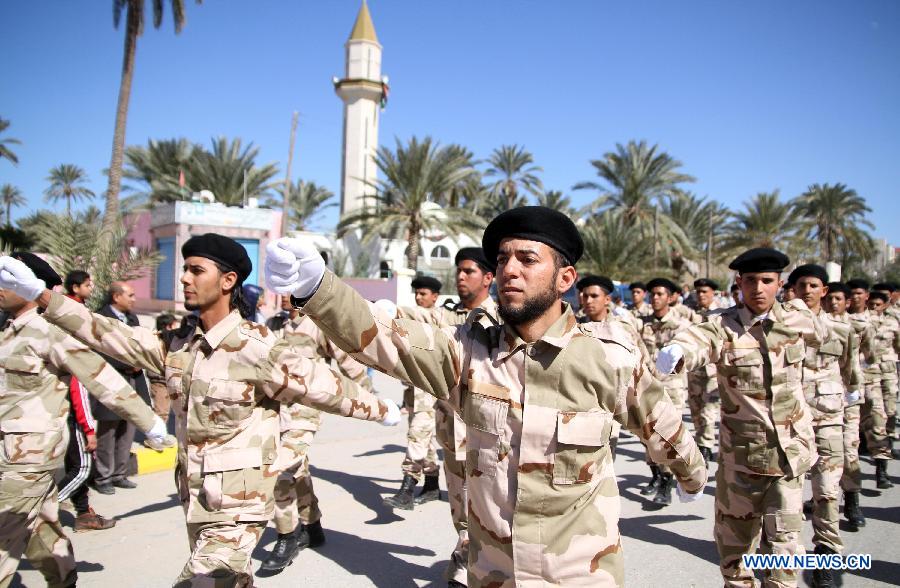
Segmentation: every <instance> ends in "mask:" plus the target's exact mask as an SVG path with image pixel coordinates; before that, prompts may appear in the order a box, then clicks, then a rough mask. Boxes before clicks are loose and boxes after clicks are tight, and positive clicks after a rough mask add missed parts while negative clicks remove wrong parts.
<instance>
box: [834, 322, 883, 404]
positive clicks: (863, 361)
mask: <svg viewBox="0 0 900 588" xmlns="http://www.w3.org/2000/svg"><path fill="white" fill-rule="evenodd" d="M828 316H829V317H830V318H831V320H833V321H837V322H839V323H845V324H847V325H850V329H851V330H852V331H853V334H854V335H855V336H856V348H857V351H858V352H859V354H858V359H857V362H858V363H859V373H860V377H861V378H862V381H861V382H860V385H859V392H860V395H859V400H857V401H856V402H854V403H853V404H862V403H863V402H865V394H864V393H863V392H864V391H863V387H864V385H865V383H867V382H869V381H870V376H869V375H867V374H866V370H867V369H868V368H869V365H870V364H871V363H873V362H874V352H875V331H874V330H873V329H872V325H870V324H869V317H868V316H866V315H864V314H863V315H855V314H850V313H847V312H845V313H844V314H833V313H831V314H829V315H828Z"/></svg>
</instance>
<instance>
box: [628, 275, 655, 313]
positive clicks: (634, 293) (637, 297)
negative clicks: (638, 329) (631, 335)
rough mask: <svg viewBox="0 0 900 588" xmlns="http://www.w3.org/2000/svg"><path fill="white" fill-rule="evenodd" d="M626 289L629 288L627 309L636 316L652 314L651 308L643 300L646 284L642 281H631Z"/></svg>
mask: <svg viewBox="0 0 900 588" xmlns="http://www.w3.org/2000/svg"><path fill="white" fill-rule="evenodd" d="M628 289H629V290H631V304H629V305H628V310H629V311H631V314H633V315H634V316H636V317H637V318H641V317H642V316H647V315H649V314H653V309H652V308H650V305H649V304H647V302H646V301H645V300H644V297H645V296H646V295H647V286H646V284H644V283H643V282H632V283H631V284H629V285H628Z"/></svg>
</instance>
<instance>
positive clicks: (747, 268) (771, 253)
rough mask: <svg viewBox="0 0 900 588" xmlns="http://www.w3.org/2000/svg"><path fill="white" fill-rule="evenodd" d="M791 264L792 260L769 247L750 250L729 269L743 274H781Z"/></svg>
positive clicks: (737, 258)
mask: <svg viewBox="0 0 900 588" xmlns="http://www.w3.org/2000/svg"><path fill="white" fill-rule="evenodd" d="M790 263H791V259H790V258H789V257H788V256H787V255H785V254H784V253H782V252H781V251H778V250H777V249H771V248H769V247H756V248H755V249H748V250H747V251H744V252H743V253H741V254H740V255H738V256H737V257H735V258H734V261H732V262H731V263H730V264H729V265H728V269H733V270H735V271H736V272H738V273H741V274H748V273H753V272H781V270H783V269H784V268H786V267H787V266H788V264H790Z"/></svg>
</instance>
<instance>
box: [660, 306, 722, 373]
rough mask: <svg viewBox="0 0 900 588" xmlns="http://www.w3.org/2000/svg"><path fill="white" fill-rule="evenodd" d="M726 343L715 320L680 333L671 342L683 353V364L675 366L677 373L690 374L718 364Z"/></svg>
mask: <svg viewBox="0 0 900 588" xmlns="http://www.w3.org/2000/svg"><path fill="white" fill-rule="evenodd" d="M724 343H725V336H724V334H723V332H722V328H721V326H720V325H719V321H718V320H715V319H712V320H708V321H706V322H704V323H700V324H699V325H693V326H691V327H690V328H689V329H685V330H683V331H680V332H679V333H678V334H677V335H675V338H674V339H672V342H671V345H678V346H679V347H680V348H681V352H682V363H679V364H678V365H677V366H675V368H676V371H679V372H680V371H682V370H685V371H688V372H690V371H693V370H695V369H697V368H701V367H704V366H706V365H708V364H711V363H712V364H714V363H717V362H718V361H719V358H720V357H721V355H722V348H723V346H724Z"/></svg>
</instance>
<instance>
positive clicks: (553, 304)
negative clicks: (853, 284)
mask: <svg viewBox="0 0 900 588" xmlns="http://www.w3.org/2000/svg"><path fill="white" fill-rule="evenodd" d="M483 245H484V250H485V255H486V256H487V257H488V259H497V271H498V273H497V278H498V286H499V296H500V307H499V312H500V315H501V318H502V319H503V321H504V324H502V325H491V326H485V325H484V324H482V323H480V322H478V320H477V317H478V315H477V314H472V315H470V317H469V318H468V320H467V321H466V323H465V324H463V325H458V326H453V327H443V328H438V327H435V326H433V325H429V324H424V323H422V322H418V321H411V320H406V319H393V318H392V317H391V316H389V315H387V314H385V313H381V312H378V311H377V310H376V311H374V312H373V310H372V309H370V307H369V306H368V305H367V304H366V303H365V301H364V300H363V299H362V298H361V297H360V296H359V294H357V293H356V292H355V291H354V290H353V289H352V288H350V287H349V286H347V285H346V284H344V283H343V282H342V281H341V280H340V279H339V278H337V277H336V276H335V275H334V274H332V273H330V272H327V271H326V270H325V268H324V266H320V267H318V268H313V267H310V264H311V263H313V262H314V259H313V257H312V255H311V252H312V246H311V245H309V244H307V243H306V242H304V241H301V240H299V239H280V240H278V241H276V242H274V243H271V244H270V245H269V250H268V259H267V262H266V281H267V284H268V285H269V287H271V288H273V289H275V290H276V291H281V292H292V293H293V295H294V296H295V298H294V299H292V301H293V302H294V303H295V304H302V305H303V309H304V312H306V313H307V314H308V315H309V316H310V317H312V319H313V320H314V321H315V322H316V323H317V324H318V325H319V326H320V327H321V328H322V330H323V331H325V332H326V334H327V335H328V336H329V337H331V338H332V340H333V341H334V342H335V343H336V344H338V345H339V346H341V347H342V348H343V349H345V350H346V351H348V352H351V353H353V355H354V357H356V358H358V359H359V360H360V361H362V362H363V363H366V364H368V365H371V366H373V367H375V368H377V369H380V370H384V371H385V373H387V374H389V375H391V376H394V377H396V378H399V379H401V380H403V381H408V382H411V383H413V384H414V385H416V386H418V387H420V388H422V389H423V390H426V391H428V392H429V393H431V394H433V395H435V396H436V397H438V398H440V399H442V400H444V401H447V402H449V403H451V404H452V405H453V406H454V408H455V409H456V410H457V411H459V412H460V413H461V414H462V415H464V418H465V421H466V425H467V427H466V445H465V446H466V470H467V473H468V478H467V479H468V484H469V494H468V496H469V513H468V514H469V519H470V521H471V522H472V525H471V526H470V527H469V537H470V540H471V543H470V546H469V562H468V586H469V587H470V588H486V587H488V586H490V587H494V588H512V587H513V586H523V587H528V586H546V585H566V586H591V587H598V586H599V587H603V586H621V585H622V583H623V567H622V566H623V560H622V546H621V540H620V537H619V531H618V513H619V497H618V491H617V487H616V478H615V472H614V471H613V464H612V459H611V456H610V451H609V438H610V435H611V432H612V421H613V420H616V421H618V422H619V423H620V424H621V425H622V426H624V427H627V428H628V429H629V430H630V431H631V432H632V433H633V434H635V435H636V436H638V438H639V439H640V440H641V441H642V442H643V443H645V444H646V445H647V447H648V450H649V451H650V453H651V455H652V456H653V458H654V459H655V460H658V461H659V462H661V463H664V462H669V463H670V464H671V467H672V470H673V471H674V472H675V473H676V475H677V477H678V479H679V494H680V495H681V496H682V497H684V498H685V499H694V498H697V497H699V496H700V495H701V494H702V488H703V486H704V484H705V479H706V467H705V464H704V462H703V458H702V456H701V455H700V453H699V451H698V450H697V448H696V444H695V443H694V441H693V439H692V438H691V436H690V434H689V433H688V432H687V430H686V429H685V427H684V426H683V425H682V423H681V418H680V415H679V414H678V412H677V411H676V410H675V409H674V407H673V406H672V403H671V401H670V400H669V399H668V397H667V396H666V394H665V392H664V390H663V389H662V387H661V386H660V385H659V384H658V383H657V382H656V381H655V380H654V379H653V378H652V376H651V375H650V373H649V372H648V371H647V370H645V369H643V366H642V365H641V363H640V357H639V354H638V352H637V350H636V349H635V348H634V346H633V345H632V344H631V342H630V341H629V338H628V336H627V334H625V332H624V331H623V330H622V329H621V328H619V327H618V326H617V325H616V324H615V323H612V322H606V323H585V324H579V323H577V322H576V319H575V315H574V313H573V311H572V309H571V308H570V307H569V306H568V304H566V303H564V302H562V301H561V297H562V294H563V293H564V292H566V291H567V290H568V289H569V288H570V287H571V286H572V284H573V283H574V282H575V280H576V274H575V268H574V267H573V266H572V264H573V263H574V262H576V261H577V260H578V258H579V257H580V255H581V251H582V248H583V245H582V242H581V238H580V236H579V235H578V230H577V228H576V227H575V225H574V223H572V222H571V220H569V219H568V217H566V216H565V215H563V214H562V213H559V212H557V211H554V210H551V209H547V208H544V207H520V208H515V209H512V210H509V211H506V212H504V213H502V214H500V215H499V216H497V217H496V218H495V219H494V220H493V221H492V222H491V223H490V224H489V225H488V227H487V229H486V230H485V234H484V238H483Z"/></svg>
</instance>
